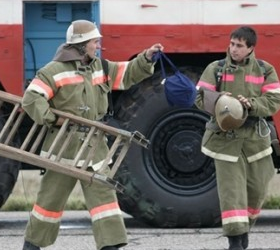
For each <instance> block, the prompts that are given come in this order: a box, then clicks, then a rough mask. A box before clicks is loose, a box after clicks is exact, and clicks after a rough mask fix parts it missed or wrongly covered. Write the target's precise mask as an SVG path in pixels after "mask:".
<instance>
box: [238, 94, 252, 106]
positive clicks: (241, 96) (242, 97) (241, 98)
mask: <svg viewBox="0 0 280 250" xmlns="http://www.w3.org/2000/svg"><path fill="white" fill-rule="evenodd" d="M237 99H238V100H239V101H240V102H241V104H242V105H243V107H245V108H246V109H250V108H251V107H252V105H251V103H250V102H249V100H248V99H247V98H246V97H244V96H243V95H238V96H237Z"/></svg>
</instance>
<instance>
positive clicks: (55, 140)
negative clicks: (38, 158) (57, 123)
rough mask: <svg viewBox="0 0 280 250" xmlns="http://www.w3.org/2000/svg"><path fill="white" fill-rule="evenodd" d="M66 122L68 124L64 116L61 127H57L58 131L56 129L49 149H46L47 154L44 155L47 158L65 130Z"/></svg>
mask: <svg viewBox="0 0 280 250" xmlns="http://www.w3.org/2000/svg"><path fill="white" fill-rule="evenodd" d="M68 124H69V119H68V118H66V119H65V120H64V121H63V124H62V125H61V127H60V129H59V131H58V133H57V135H56V137H55V139H54V141H53V142H52V144H51V146H50V148H49V150H48V152H47V155H46V157H47V158H50V157H51V155H52V153H53V151H54V149H55V148H56V146H57V143H58V142H60V140H61V138H62V136H63V135H64V134H65V133H66V132H67V128H68Z"/></svg>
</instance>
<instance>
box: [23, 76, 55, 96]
mask: <svg viewBox="0 0 280 250" xmlns="http://www.w3.org/2000/svg"><path fill="white" fill-rule="evenodd" d="M28 90H35V91H36V92H38V93H40V94H43V95H44V96H45V97H46V98H47V99H51V98H52V97H53V95H54V94H53V90H52V89H51V88H50V87H49V86H48V85H47V84H45V83H44V82H43V81H42V80H40V79H38V78H34V79H33V80H32V82H31V83H30V85H29V86H28Z"/></svg>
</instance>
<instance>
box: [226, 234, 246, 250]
mask: <svg viewBox="0 0 280 250" xmlns="http://www.w3.org/2000/svg"><path fill="white" fill-rule="evenodd" d="M228 243H229V250H244V248H243V246H242V235H236V236H228Z"/></svg>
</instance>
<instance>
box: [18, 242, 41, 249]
mask: <svg viewBox="0 0 280 250" xmlns="http://www.w3.org/2000/svg"><path fill="white" fill-rule="evenodd" d="M22 250H40V247H37V246H34V245H33V244H32V243H30V242H28V241H25V242H24V245H23V249H22Z"/></svg>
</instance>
